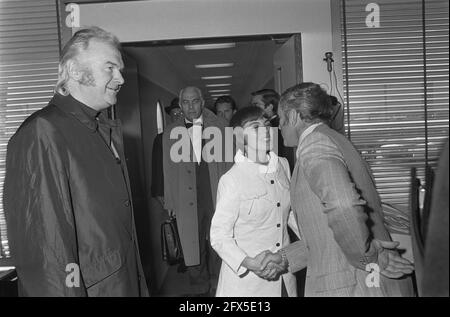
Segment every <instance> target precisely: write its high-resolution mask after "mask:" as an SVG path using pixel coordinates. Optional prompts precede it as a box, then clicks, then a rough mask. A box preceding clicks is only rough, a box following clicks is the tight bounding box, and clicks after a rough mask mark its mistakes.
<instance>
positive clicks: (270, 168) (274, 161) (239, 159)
mask: <svg viewBox="0 0 450 317" xmlns="http://www.w3.org/2000/svg"><path fill="white" fill-rule="evenodd" d="M268 155H269V163H268V164H267V165H264V164H251V165H250V166H252V167H255V168H256V167H257V168H258V169H259V172H260V173H261V174H269V173H275V172H276V170H277V168H278V159H279V158H278V156H277V155H276V154H275V153H274V152H273V151H270V152H269V154H268ZM234 161H235V162H236V163H243V162H248V163H255V162H253V161H252V160H251V159H249V158H248V157H246V156H244V154H243V153H242V151H241V150H238V151H237V153H236V155H235V156H234Z"/></svg>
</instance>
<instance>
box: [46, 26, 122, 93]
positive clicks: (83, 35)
mask: <svg viewBox="0 0 450 317" xmlns="http://www.w3.org/2000/svg"><path fill="white" fill-rule="evenodd" d="M92 39H97V40H99V41H102V42H105V43H108V44H111V45H112V46H113V47H115V48H117V49H118V50H120V42H119V40H118V39H117V37H115V36H114V35H113V34H111V33H109V32H107V31H105V30H103V29H101V28H99V27H96V26H93V27H90V28H86V29H82V30H79V31H78V32H76V33H75V34H74V35H73V36H72V38H71V39H70V40H69V42H67V44H66V45H65V46H64V48H63V50H62V52H61V57H60V60H59V65H58V81H57V83H56V87H55V91H56V92H57V93H60V94H61V95H64V96H67V95H68V94H69V93H70V91H69V89H68V87H67V82H68V81H69V78H70V76H69V66H68V62H69V61H71V60H74V59H75V58H76V57H77V56H78V54H79V53H80V52H82V51H84V50H86V49H87V48H88V46H89V42H90V40H92Z"/></svg>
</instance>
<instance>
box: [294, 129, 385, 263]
mask: <svg viewBox="0 0 450 317" xmlns="http://www.w3.org/2000/svg"><path fill="white" fill-rule="evenodd" d="M299 157H300V164H301V167H302V169H303V170H304V171H305V176H306V181H307V182H308V184H309V186H310V188H311V190H312V191H313V192H314V194H315V195H316V196H317V197H318V198H319V199H320V201H321V203H322V205H323V211H324V213H325V215H326V216H327V219H328V225H329V227H330V229H331V230H332V232H333V235H334V239H335V240H336V242H337V243H338V245H339V246H340V248H341V250H342V251H343V252H344V254H345V255H346V257H347V260H348V261H349V262H350V263H351V264H352V265H353V266H355V267H357V268H360V269H363V270H364V269H365V266H366V265H367V264H368V263H377V252H376V250H375V248H373V247H372V244H371V240H372V236H371V233H370V230H369V228H368V227H367V225H366V222H367V220H368V215H367V214H366V213H365V211H364V208H363V206H364V205H365V204H366V202H365V201H364V200H363V199H362V197H360V195H359V194H358V192H357V190H356V188H355V184H354V183H353V182H352V179H351V178H350V175H349V172H348V169H347V166H346V164H345V161H344V158H343V155H342V153H341V152H340V151H339V149H338V148H337V147H336V145H335V144H334V143H333V142H332V141H331V140H330V139H329V138H328V137H327V136H325V135H323V134H320V133H314V132H313V133H312V134H310V135H309V137H307V138H306V139H305V141H304V142H303V144H302V145H301V149H300V156H299Z"/></svg>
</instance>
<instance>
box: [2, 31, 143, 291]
mask: <svg viewBox="0 0 450 317" xmlns="http://www.w3.org/2000/svg"><path fill="white" fill-rule="evenodd" d="M119 49H120V44H119V42H118V40H117V38H116V37H115V36H114V35H112V34H110V33H108V32H106V31H104V30H102V29H100V28H97V27H92V28H88V29H83V30H80V31H78V32H77V33H75V34H74V36H73V37H72V38H71V39H70V41H69V42H68V43H67V44H66V46H65V47H64V49H63V51H62V54H61V59H60V64H59V78H58V83H57V85H56V93H55V95H54V96H53V98H52V99H51V100H50V102H49V104H48V105H47V106H46V107H45V108H43V109H41V110H39V111H37V112H35V113H34V114H32V115H31V116H30V117H29V118H28V119H26V120H25V122H24V123H23V124H22V125H21V126H20V128H19V129H18V131H17V132H16V134H15V135H14V136H13V137H12V138H11V140H10V141H9V144H8V152H7V161H6V178H5V186H4V208H5V212H6V220H7V225H8V238H9V241H10V243H11V252H12V257H13V259H14V265H15V266H16V270H17V275H18V283H19V293H20V295H22V296H146V295H148V290H147V286H146V282H145V278H144V274H143V270H142V265H141V261H140V256H139V250H138V244H137V238H136V229H135V224H134V215H133V207H132V200H131V190H130V182H129V178H128V173H127V167H126V164H125V158H124V152H123V141H122V134H121V130H120V122H118V121H115V120H109V119H108V118H107V117H106V116H105V110H106V109H107V108H109V107H111V106H112V105H114V104H115V103H116V101H117V93H118V92H119V89H120V87H121V86H122V84H123V83H124V79H123V77H122V75H121V70H122V69H123V61H122V58H121V54H120V51H119Z"/></svg>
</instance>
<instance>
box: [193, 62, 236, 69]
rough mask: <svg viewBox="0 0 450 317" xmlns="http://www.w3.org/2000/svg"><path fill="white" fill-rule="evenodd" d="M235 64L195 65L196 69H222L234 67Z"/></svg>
mask: <svg viewBox="0 0 450 317" xmlns="http://www.w3.org/2000/svg"><path fill="white" fill-rule="evenodd" d="M233 66H234V63H223V64H201V65H195V68H221V67H233Z"/></svg>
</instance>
